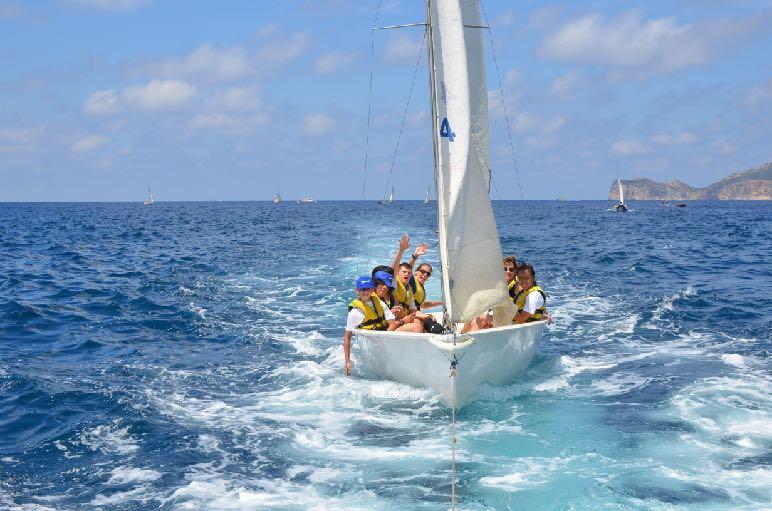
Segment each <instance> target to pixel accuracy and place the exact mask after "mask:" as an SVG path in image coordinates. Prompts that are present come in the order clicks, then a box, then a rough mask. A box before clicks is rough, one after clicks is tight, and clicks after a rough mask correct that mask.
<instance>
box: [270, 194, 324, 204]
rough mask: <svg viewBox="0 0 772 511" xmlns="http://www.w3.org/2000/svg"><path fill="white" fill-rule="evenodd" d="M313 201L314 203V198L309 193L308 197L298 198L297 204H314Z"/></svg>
mask: <svg viewBox="0 0 772 511" xmlns="http://www.w3.org/2000/svg"><path fill="white" fill-rule="evenodd" d="M274 202H276V201H274ZM315 203H316V199H314V198H313V197H311V196H310V195H309V196H308V197H303V198H302V199H298V204H315Z"/></svg>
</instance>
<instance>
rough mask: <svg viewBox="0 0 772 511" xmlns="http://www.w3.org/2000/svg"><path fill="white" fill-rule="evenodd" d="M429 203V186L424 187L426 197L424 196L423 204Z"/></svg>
mask: <svg viewBox="0 0 772 511" xmlns="http://www.w3.org/2000/svg"><path fill="white" fill-rule="evenodd" d="M428 205H429V187H428V186H427V187H426V197H424V206H428Z"/></svg>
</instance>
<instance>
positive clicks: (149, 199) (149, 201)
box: [142, 185, 154, 206]
mask: <svg viewBox="0 0 772 511" xmlns="http://www.w3.org/2000/svg"><path fill="white" fill-rule="evenodd" d="M153 202H154V201H153V192H151V191H150V185H148V186H147V199H145V202H143V203H142V204H144V205H145V206H151V205H152V204H153Z"/></svg>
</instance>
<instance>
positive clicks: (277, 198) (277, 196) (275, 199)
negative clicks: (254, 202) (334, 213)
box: [273, 190, 313, 204]
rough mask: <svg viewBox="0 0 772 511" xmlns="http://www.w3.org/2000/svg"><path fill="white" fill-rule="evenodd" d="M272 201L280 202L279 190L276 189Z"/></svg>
mask: <svg viewBox="0 0 772 511" xmlns="http://www.w3.org/2000/svg"><path fill="white" fill-rule="evenodd" d="M312 200H313V199H312ZM298 202H300V201H298ZM273 203H274V204H281V195H279V190H276V197H274V198H273Z"/></svg>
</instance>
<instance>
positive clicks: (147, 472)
mask: <svg viewBox="0 0 772 511" xmlns="http://www.w3.org/2000/svg"><path fill="white" fill-rule="evenodd" d="M160 478H161V473H160V472H157V471H155V470H152V469H147V468H133V467H117V468H115V469H113V472H112V475H111V476H110V479H109V480H108V481H107V484H128V483H135V482H145V481H155V480H157V479H160Z"/></svg>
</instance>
